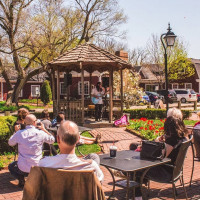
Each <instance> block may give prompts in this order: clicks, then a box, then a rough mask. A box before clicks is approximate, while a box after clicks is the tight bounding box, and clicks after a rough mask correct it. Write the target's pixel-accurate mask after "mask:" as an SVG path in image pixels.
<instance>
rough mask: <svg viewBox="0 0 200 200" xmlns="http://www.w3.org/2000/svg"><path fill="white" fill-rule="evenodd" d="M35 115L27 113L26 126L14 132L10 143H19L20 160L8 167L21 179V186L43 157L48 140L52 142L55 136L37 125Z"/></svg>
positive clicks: (49, 142)
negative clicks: (43, 147)
mask: <svg viewBox="0 0 200 200" xmlns="http://www.w3.org/2000/svg"><path fill="white" fill-rule="evenodd" d="M36 122H37V118H36V117H35V115H27V116H26V118H25V124H26V128H25V129H23V130H19V131H17V132H16V133H14V134H13V135H12V136H11V137H10V139H9V141H8V144H9V145H10V146H15V145H16V144H18V152H19V156H18V161H14V162H12V163H11V164H10V165H9V166H8V169H9V171H10V173H11V174H12V175H13V176H15V178H17V179H18V180H19V186H23V185H24V176H27V175H28V173H29V172H30V169H31V167H32V166H37V165H38V163H39V161H40V159H41V158H42V146H43V143H44V142H46V143H48V144H52V143H54V141H55V138H54V137H53V136H52V135H51V134H50V133H49V132H48V131H47V130H46V129H45V128H44V125H43V124H41V126H39V127H37V124H36Z"/></svg>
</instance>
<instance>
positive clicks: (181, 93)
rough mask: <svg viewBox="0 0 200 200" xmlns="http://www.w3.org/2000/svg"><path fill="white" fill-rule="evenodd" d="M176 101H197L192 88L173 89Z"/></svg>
mask: <svg viewBox="0 0 200 200" xmlns="http://www.w3.org/2000/svg"><path fill="white" fill-rule="evenodd" d="M174 91H175V92H176V95H177V99H178V101H181V103H186V102H187V101H188V102H191V101H197V95H196V93H195V91H194V90H192V89H175V90H174Z"/></svg>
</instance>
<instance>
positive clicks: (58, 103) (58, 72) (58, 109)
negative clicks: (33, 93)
mask: <svg viewBox="0 0 200 200" xmlns="http://www.w3.org/2000/svg"><path fill="white" fill-rule="evenodd" d="M59 111H60V71H59V69H57V114H58V112H59Z"/></svg>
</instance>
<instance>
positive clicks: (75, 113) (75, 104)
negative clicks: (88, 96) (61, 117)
mask: <svg viewBox="0 0 200 200" xmlns="http://www.w3.org/2000/svg"><path fill="white" fill-rule="evenodd" d="M53 107H54V110H56V113H58V112H60V111H63V112H64V113H65V116H66V119H69V120H71V121H74V122H77V123H79V122H81V101H78V100H76V101H69V102H68V101H66V100H60V102H59V106H58V107H57V101H53ZM57 108H58V110H57Z"/></svg>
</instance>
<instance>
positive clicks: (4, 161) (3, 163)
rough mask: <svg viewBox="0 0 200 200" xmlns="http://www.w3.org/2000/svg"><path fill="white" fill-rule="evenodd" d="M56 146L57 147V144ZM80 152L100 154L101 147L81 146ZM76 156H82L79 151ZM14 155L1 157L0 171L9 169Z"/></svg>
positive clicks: (87, 133) (86, 133) (95, 145)
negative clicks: (5, 168)
mask: <svg viewBox="0 0 200 200" xmlns="http://www.w3.org/2000/svg"><path fill="white" fill-rule="evenodd" d="M82 135H83V136H85V137H91V138H92V136H91V135H90V133H89V132H84V133H83V134H82ZM55 146H57V145H56V144H55ZM79 150H80V152H81V153H83V154H84V155H87V154H89V153H98V152H100V151H101V147H100V146H99V145H98V144H90V145H85V144H84V145H81V146H79ZM76 155H77V156H81V155H80V154H79V153H78V151H77V149H76ZM14 156H15V155H14V153H4V154H3V155H0V170H1V169H3V168H4V167H7V166H8V165H9V164H10V163H11V162H12V161H14Z"/></svg>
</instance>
